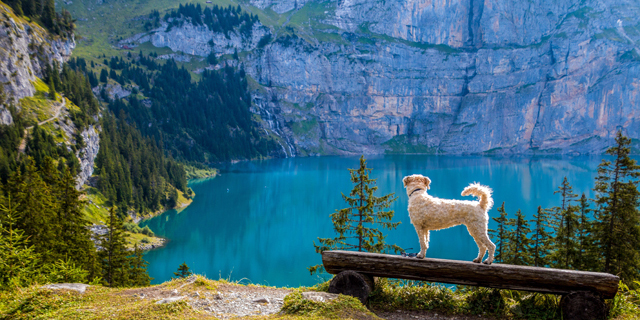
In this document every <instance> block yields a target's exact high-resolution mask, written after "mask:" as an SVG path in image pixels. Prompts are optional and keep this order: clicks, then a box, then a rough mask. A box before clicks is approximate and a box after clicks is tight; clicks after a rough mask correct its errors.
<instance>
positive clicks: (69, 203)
mask: <svg viewBox="0 0 640 320" xmlns="http://www.w3.org/2000/svg"><path fill="white" fill-rule="evenodd" d="M75 185H76V180H75V178H74V176H73V174H72V173H71V171H70V170H69V169H68V168H67V169H66V170H64V174H63V176H62V178H61V179H60V183H59V187H58V190H57V192H56V197H57V199H58V201H59V206H58V224H59V225H60V230H61V233H60V237H59V238H60V241H61V242H62V245H61V246H60V248H59V251H60V253H61V255H62V256H64V257H67V258H68V259H71V261H73V262H75V263H77V264H78V265H79V266H82V267H83V268H84V269H85V270H87V271H89V276H90V278H93V277H95V276H97V272H96V271H97V270H94V263H95V257H94V256H95V255H96V254H97V253H96V250H95V247H94V245H93V242H92V241H91V238H90V235H89V229H88V228H87V227H88V225H89V223H88V222H87V221H86V220H85V218H84V213H83V212H82V208H83V206H84V202H83V201H81V200H80V195H81V192H80V191H78V190H76V188H75Z"/></svg>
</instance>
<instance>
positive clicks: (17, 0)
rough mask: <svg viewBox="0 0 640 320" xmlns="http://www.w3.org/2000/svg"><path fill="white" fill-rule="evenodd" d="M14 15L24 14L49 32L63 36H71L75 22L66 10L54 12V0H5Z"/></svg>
mask: <svg viewBox="0 0 640 320" xmlns="http://www.w3.org/2000/svg"><path fill="white" fill-rule="evenodd" d="M4 2H5V3H6V4H8V5H9V6H11V8H12V9H13V11H14V12H15V13H16V15H25V16H27V17H30V18H32V19H34V20H35V21H38V22H40V24H42V25H43V26H44V27H45V28H47V30H49V32H51V33H53V34H56V35H60V36H63V37H68V36H71V34H72V33H73V32H74V31H75V24H74V21H73V19H72V18H71V15H70V14H69V12H68V11H66V10H62V12H61V13H57V12H56V6H55V2H54V0H44V1H36V0H6V1H4Z"/></svg>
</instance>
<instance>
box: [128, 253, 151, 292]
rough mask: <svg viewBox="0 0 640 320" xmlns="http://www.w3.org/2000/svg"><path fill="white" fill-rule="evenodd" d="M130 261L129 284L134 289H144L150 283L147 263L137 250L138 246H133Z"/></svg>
mask: <svg viewBox="0 0 640 320" xmlns="http://www.w3.org/2000/svg"><path fill="white" fill-rule="evenodd" d="M130 259H131V271H130V273H131V276H130V282H131V285H132V286H135V287H144V286H148V285H149V284H150V283H151V280H153V278H151V277H150V276H149V272H148V271H147V266H148V265H149V263H148V262H147V261H145V260H144V258H143V256H142V250H140V248H138V245H136V246H135V248H134V250H133V256H132V257H131V258H130Z"/></svg>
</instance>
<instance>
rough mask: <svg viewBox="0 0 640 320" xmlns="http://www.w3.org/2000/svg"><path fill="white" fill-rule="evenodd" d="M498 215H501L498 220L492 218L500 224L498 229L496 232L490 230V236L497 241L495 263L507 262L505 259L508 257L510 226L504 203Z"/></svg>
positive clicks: (499, 208)
mask: <svg viewBox="0 0 640 320" xmlns="http://www.w3.org/2000/svg"><path fill="white" fill-rule="evenodd" d="M497 210H498V213H499V214H500V216H499V217H497V218H492V219H493V221H495V222H497V223H498V228H497V229H496V230H491V229H489V234H490V235H491V237H492V238H493V239H494V240H495V244H496V253H495V258H494V261H495V262H505V257H506V256H508V254H507V252H506V251H508V246H509V239H508V238H507V233H508V225H507V222H508V221H509V220H508V219H507V212H506V211H505V210H504V202H502V205H501V206H500V207H498V208H497Z"/></svg>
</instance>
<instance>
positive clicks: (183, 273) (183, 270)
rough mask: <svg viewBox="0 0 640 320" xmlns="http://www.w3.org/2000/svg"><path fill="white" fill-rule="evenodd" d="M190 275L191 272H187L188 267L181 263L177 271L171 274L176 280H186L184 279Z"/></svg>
mask: <svg viewBox="0 0 640 320" xmlns="http://www.w3.org/2000/svg"><path fill="white" fill-rule="evenodd" d="M191 274H193V273H192V272H191V271H189V266H187V263H186V262H183V263H182V264H181V265H180V266H179V267H178V271H176V272H174V273H173V275H175V276H176V279H180V278H186V277H188V276H190V275H191Z"/></svg>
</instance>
